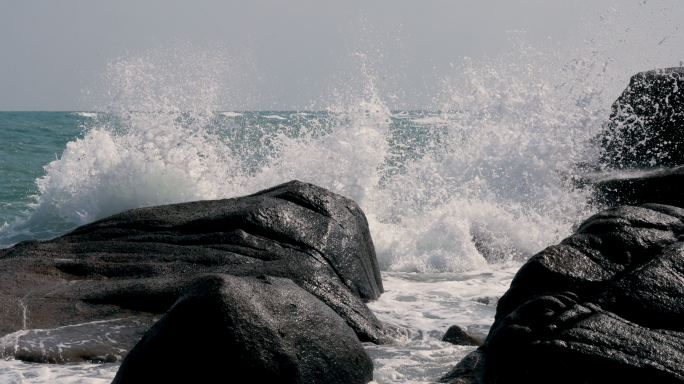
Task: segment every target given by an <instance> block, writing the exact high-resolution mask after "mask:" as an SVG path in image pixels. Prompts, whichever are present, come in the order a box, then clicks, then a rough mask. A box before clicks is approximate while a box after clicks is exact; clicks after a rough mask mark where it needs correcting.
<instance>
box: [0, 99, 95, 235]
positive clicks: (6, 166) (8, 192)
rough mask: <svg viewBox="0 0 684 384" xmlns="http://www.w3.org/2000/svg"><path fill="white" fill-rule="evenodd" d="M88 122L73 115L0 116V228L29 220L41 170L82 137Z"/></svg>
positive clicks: (10, 114) (26, 114) (18, 113)
mask: <svg viewBox="0 0 684 384" xmlns="http://www.w3.org/2000/svg"><path fill="white" fill-rule="evenodd" d="M88 119H89V118H88V117H85V116H81V115H79V114H77V113H74V112H0V138H1V139H0V186H2V187H1V188H0V224H4V223H11V222H13V221H16V220H18V219H19V220H21V219H23V220H25V219H27V218H28V217H29V216H30V214H31V212H32V208H31V204H35V202H36V197H37V195H38V187H37V185H36V179H38V178H39V177H42V176H44V175H45V170H44V169H43V167H44V166H45V165H47V164H48V163H49V162H50V161H52V160H55V159H56V158H57V157H59V155H61V153H62V151H64V148H65V147H66V144H67V143H68V142H69V141H73V140H75V139H76V138H77V137H82V136H83V126H84V123H85V122H86V121H87V120H88Z"/></svg>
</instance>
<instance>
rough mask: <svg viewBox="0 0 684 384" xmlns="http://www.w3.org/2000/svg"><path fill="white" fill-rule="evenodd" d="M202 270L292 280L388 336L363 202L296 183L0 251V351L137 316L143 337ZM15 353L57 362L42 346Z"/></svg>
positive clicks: (369, 332) (122, 347) (372, 337)
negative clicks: (376, 305)
mask: <svg viewBox="0 0 684 384" xmlns="http://www.w3.org/2000/svg"><path fill="white" fill-rule="evenodd" d="M208 273H211V274H216V273H219V274H228V275H234V276H258V275H262V274H266V275H269V276H275V277H283V278H288V279H291V280H292V281H293V282H294V283H295V284H297V285H298V286H300V287H301V288H303V289H304V290H306V291H307V292H309V293H311V294H312V295H314V296H315V297H317V298H318V299H319V300H321V301H322V302H323V303H325V304H326V305H327V306H329V307H330V308H331V309H332V310H333V311H335V312H336V313H337V314H338V315H339V316H340V317H341V318H342V319H344V321H345V322H346V323H347V324H348V325H349V326H350V327H351V328H352V329H353V330H354V332H355V333H356V335H357V337H358V339H359V340H361V341H371V342H376V343H379V342H382V341H383V340H386V336H385V329H386V328H385V327H384V326H383V325H382V323H381V322H380V321H378V320H377V318H376V317H375V316H374V315H373V314H372V313H371V312H370V310H369V309H368V308H367V307H366V305H365V304H364V302H367V301H369V300H374V299H377V298H378V297H379V296H380V294H381V293H382V281H381V280H380V273H379V268H378V264H377V260H376V256H375V251H374V247H373V243H372V240H371V237H370V232H369V230H368V224H367V222H366V218H365V216H364V214H363V212H362V211H361V209H360V208H359V207H358V205H356V204H355V203H354V202H353V201H351V200H349V199H347V198H344V197H342V196H339V195H336V194H334V193H331V192H329V191H327V190H325V189H323V188H320V187H316V186H314V185H311V184H306V183H302V182H298V181H292V182H289V183H286V184H282V185H279V186H277V187H274V188H271V189H268V190H265V191H261V192H259V193H256V194H254V195H250V196H246V197H241V198H235V199H227V200H216V201H198V202H192V203H183V204H173V205H166V206H157V207H150V208H141V209H134V210H131V211H127V212H124V213H121V214H118V215H114V216H111V217H108V218H106V219H103V220H100V221H97V222H94V223H92V224H88V225H84V226H82V227H79V228H77V229H76V230H74V231H73V232H71V233H69V234H67V235H65V236H62V237H59V238H56V239H53V240H49V241H26V242H22V243H19V244H16V245H15V246H14V247H12V248H9V249H4V250H0V344H2V345H0V347H3V348H0V354H5V355H7V353H11V351H18V350H21V348H24V349H26V348H28V349H30V348H29V346H30V345H40V344H41V343H33V342H29V341H28V340H27V339H26V338H27V337H40V335H38V336H35V335H33V336H32V335H27V334H23V333H17V332H18V331H21V332H24V330H30V329H46V330H52V329H58V328H60V327H64V326H72V325H76V324H84V323H91V322H101V321H113V320H117V319H122V318H136V319H139V320H140V321H138V322H137V323H135V324H139V328H138V329H136V330H131V331H130V332H129V334H131V335H132V334H137V335H141V334H143V333H144V332H146V331H147V329H148V328H149V326H150V324H151V323H152V322H153V321H154V320H155V319H156V318H158V317H159V316H160V315H161V314H163V313H165V312H166V311H167V310H168V309H169V308H171V306H172V305H173V304H174V303H175V302H176V301H177V300H178V298H179V297H180V296H181V294H182V293H183V292H184V290H185V289H186V288H188V287H189V286H190V284H191V283H192V282H193V281H194V280H195V279H196V278H197V277H198V276H202V275H205V274H208ZM131 324H134V323H131ZM131 326H133V325H131ZM22 337H23V338H24V339H23V340H24V341H25V342H24V343H23V344H21V340H22ZM11 340H17V342H18V343H20V344H21V348H19V347H18V345H14V346H12V345H8V341H11ZM131 340H135V341H131ZM103 342H104V343H105V344H106V342H105V341H103ZM135 342H137V338H135V337H128V336H127V337H123V338H122V339H121V340H120V341H119V342H117V344H116V349H115V351H114V352H112V353H110V355H107V356H104V357H102V356H100V355H101V354H102V353H101V351H103V350H106V349H107V348H108V346H107V345H105V344H102V343H100V344H98V345H97V346H96V348H95V349H94V351H91V352H87V351H85V352H79V353H72V354H66V356H72V358H67V359H62V360H61V361H79V360H88V359H89V358H90V357H92V356H96V357H97V356H100V357H102V359H104V360H105V361H109V360H111V359H112V358H114V359H119V358H121V357H123V356H125V354H126V352H127V351H128V350H130V348H132V347H133V345H134V344H135ZM10 344H11V343H10ZM7 351H10V352H7ZM16 356H17V357H21V356H30V358H27V359H28V360H31V361H41V358H40V356H45V357H44V358H43V360H42V361H43V362H55V360H54V359H53V358H52V357H50V356H52V355H51V352H49V351H45V350H38V351H30V350H29V351H24V353H22V354H17V355H16ZM78 356H86V357H84V358H79V357H78ZM5 357H7V356H5ZM98 359H99V357H98ZM61 361H59V360H58V361H57V362H61Z"/></svg>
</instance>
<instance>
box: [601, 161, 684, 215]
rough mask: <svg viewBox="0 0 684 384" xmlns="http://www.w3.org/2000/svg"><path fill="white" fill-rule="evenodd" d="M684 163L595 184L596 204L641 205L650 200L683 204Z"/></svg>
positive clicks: (681, 205) (675, 204)
mask: <svg viewBox="0 0 684 384" xmlns="http://www.w3.org/2000/svg"><path fill="white" fill-rule="evenodd" d="M683 190H684V166H679V167H674V168H671V169H663V170H658V171H653V172H648V173H647V174H645V175H642V176H638V177H630V178H615V179H610V180H603V181H599V182H597V183H596V184H594V194H593V195H594V196H593V200H594V203H597V204H600V205H604V206H615V205H641V204H645V203H647V202H656V203H658V204H667V205H674V206H676V207H684V199H682V191H683Z"/></svg>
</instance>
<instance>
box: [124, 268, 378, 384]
mask: <svg viewBox="0 0 684 384" xmlns="http://www.w3.org/2000/svg"><path fill="white" fill-rule="evenodd" d="M372 379H373V363H372V361H371V359H370V357H369V356H368V355H367V354H366V351H365V350H364V349H363V346H362V345H361V343H360V342H359V340H358V339H357V338H356V336H355V335H354V332H353V331H352V330H351V328H349V326H348V325H347V324H346V323H345V322H344V320H342V318H340V317H339V316H338V315H337V314H336V313H335V312H334V311H333V310H332V309H330V307H328V306H327V305H325V304H323V302H321V301H320V300H318V299H317V298H316V297H315V296H313V295H311V294H310V293H308V292H307V291H305V290H303V289H302V288H300V287H299V286H298V285H297V284H295V283H293V282H292V281H291V280H289V279H283V278H273V277H268V276H265V275H262V276H259V277H234V276H229V275H209V276H205V277H202V278H199V279H198V280H196V281H195V282H194V283H193V285H192V286H190V287H189V288H188V289H186V290H185V291H184V293H183V295H182V296H181V297H180V298H179V299H178V301H176V303H175V304H174V305H173V307H172V308H171V309H170V310H169V311H168V312H167V313H166V314H165V315H164V317H162V319H161V320H159V322H157V323H156V324H155V325H154V326H153V327H152V328H151V329H150V330H149V332H148V333H147V334H146V335H145V337H143V339H142V340H141V341H140V343H138V344H137V345H136V346H135V348H134V349H133V350H132V351H131V352H130V353H129V354H128V355H127V356H126V359H125V360H124V361H123V363H122V365H121V368H120V369H119V371H118V373H117V375H116V378H115V379H114V381H113V384H133V383H156V382H160V383H194V382H206V383H209V382H212V383H213V382H234V381H245V382H251V383H291V384H295V383H301V384H305V383H307V384H308V383H331V384H355V383H358V384H365V383H367V382H369V381H371V380H372Z"/></svg>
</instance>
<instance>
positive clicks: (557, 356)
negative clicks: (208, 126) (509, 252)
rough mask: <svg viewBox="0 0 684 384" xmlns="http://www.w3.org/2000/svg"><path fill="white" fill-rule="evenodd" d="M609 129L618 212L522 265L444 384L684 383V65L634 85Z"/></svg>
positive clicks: (604, 197)
mask: <svg viewBox="0 0 684 384" xmlns="http://www.w3.org/2000/svg"><path fill="white" fill-rule="evenodd" d="M604 128H605V131H604V133H603V134H602V136H600V140H599V142H600V144H601V145H602V146H603V148H604V150H605V151H604V154H603V157H602V159H601V162H602V166H603V167H605V170H608V171H610V172H611V173H610V174H612V175H613V176H610V177H608V178H606V179H603V180H600V181H599V182H597V183H594V185H593V186H592V188H593V189H594V202H595V203H597V204H598V205H603V206H609V207H610V206H612V207H611V208H608V209H605V210H604V211H602V212H600V213H598V214H596V215H594V216H592V217H590V218H588V219H587V220H585V221H584V222H583V223H581V224H580V225H579V227H578V228H577V230H576V232H575V233H574V234H573V235H572V236H570V237H568V238H566V239H564V240H563V241H562V242H561V243H560V244H558V245H554V246H550V247H548V248H546V249H544V250H543V251H541V252H539V253H538V254H536V255H534V256H533V257H532V258H530V259H529V260H528V261H527V263H525V265H523V267H522V268H521V269H520V270H519V271H518V273H517V274H516V276H515V278H514V279H513V281H512V283H511V286H510V288H509V290H508V291H507V292H506V294H505V295H504V296H503V297H501V299H500V300H499V302H498V305H497V312H496V317H495V322H494V324H493V326H492V328H491V330H490V333H489V335H488V336H487V338H486V340H485V341H484V343H483V344H482V346H480V347H479V348H478V349H477V350H476V351H474V352H472V353H471V354H469V355H468V356H466V357H465V358H464V359H463V360H461V362H459V363H458V364H457V365H456V366H455V367H454V368H453V369H452V370H451V371H450V372H449V373H448V374H446V375H445V376H444V377H442V378H441V379H440V382H444V383H453V384H507V383H532V384H533V383H560V384H580V383H684V209H682V208H681V207H684V199H683V197H684V195H683V193H682V185H684V183H682V181H684V166H683V165H684V68H669V69H664V70H657V71H650V72H644V73H639V74H637V75H635V76H633V77H632V79H631V81H630V84H629V86H628V87H627V89H626V90H625V91H624V93H623V94H622V95H621V96H620V98H619V99H618V100H617V101H616V102H615V104H614V105H613V113H612V115H611V117H610V120H609V121H608V122H607V123H606V124H605V125H604ZM619 170H627V172H626V173H624V174H621V173H620V172H618V171H619ZM615 175H617V176H615ZM623 204H629V205H623ZM635 205H637V206H635Z"/></svg>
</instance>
